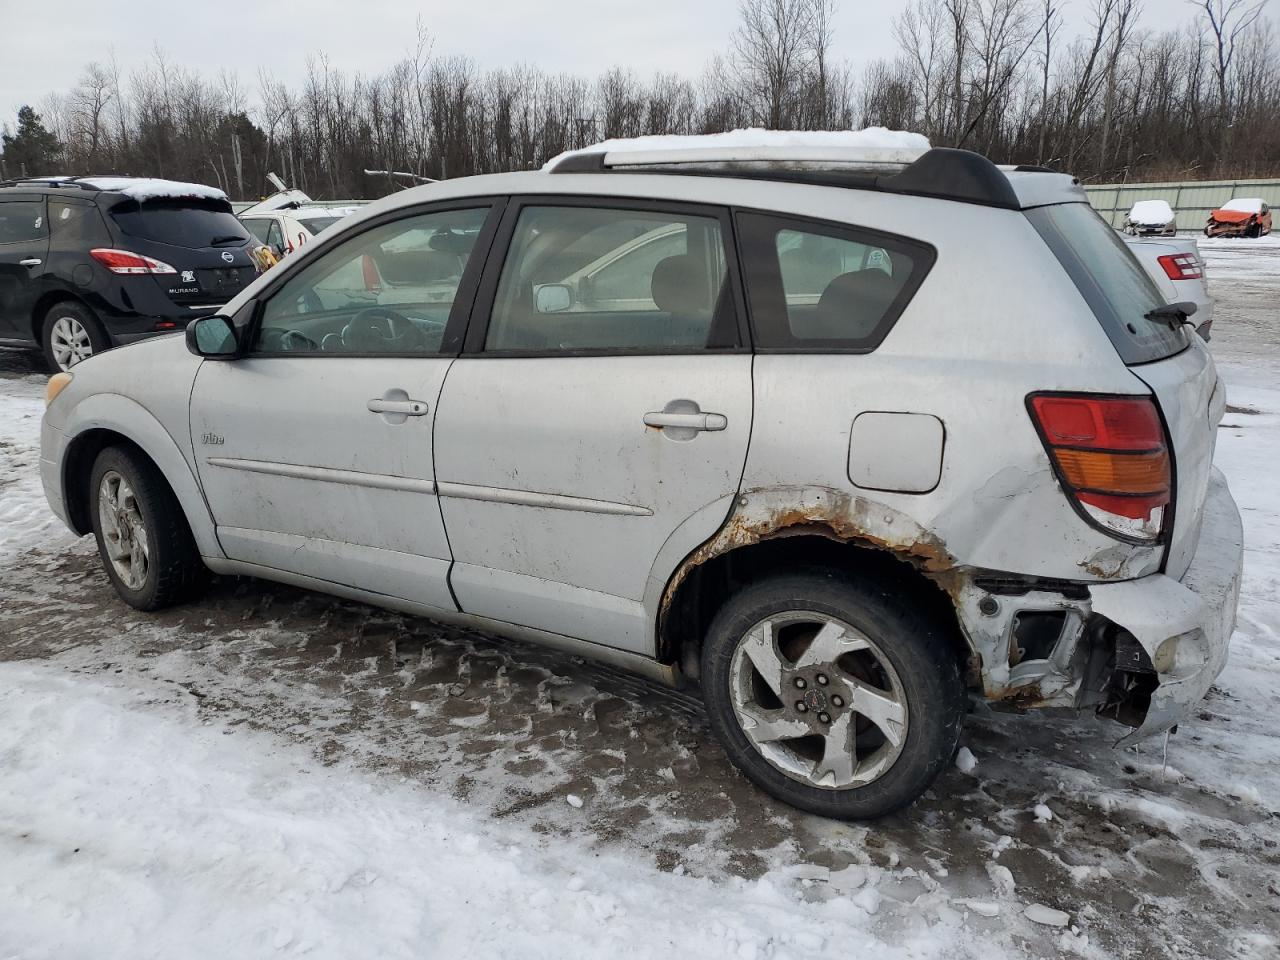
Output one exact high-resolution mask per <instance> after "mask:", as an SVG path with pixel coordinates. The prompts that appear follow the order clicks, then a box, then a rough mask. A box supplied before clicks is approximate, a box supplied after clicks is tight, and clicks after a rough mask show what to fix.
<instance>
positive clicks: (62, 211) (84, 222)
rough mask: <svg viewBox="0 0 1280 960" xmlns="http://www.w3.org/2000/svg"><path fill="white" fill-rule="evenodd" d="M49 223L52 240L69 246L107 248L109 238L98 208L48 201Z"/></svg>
mask: <svg viewBox="0 0 1280 960" xmlns="http://www.w3.org/2000/svg"><path fill="white" fill-rule="evenodd" d="M49 223H50V225H51V226H52V228H53V239H54V240H55V241H58V242H59V243H64V244H67V245H70V246H79V245H89V246H107V245H110V243H111V236H110V234H108V233H107V228H106V225H105V224H104V223H103V222H102V216H101V215H100V214H99V213H98V208H97V207H95V206H94V205H93V204H92V203H86V202H80V203H77V202H74V201H71V200H61V199H58V200H55V199H53V198H50V199H49Z"/></svg>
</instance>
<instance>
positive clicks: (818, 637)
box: [730, 611, 909, 789]
mask: <svg viewBox="0 0 1280 960" xmlns="http://www.w3.org/2000/svg"><path fill="white" fill-rule="evenodd" d="M730 682H731V700H732V703H733V710H734V714H735V715H736V717H737V720H738V723H739V725H740V726H741V728H742V731H743V732H744V733H745V734H746V736H747V738H748V739H749V740H750V741H751V743H752V745H753V746H754V747H755V748H756V749H757V750H758V751H759V752H760V755H761V756H762V757H764V759H765V760H766V761H768V762H769V763H770V764H771V765H772V766H773V767H775V768H776V769H778V770H779V771H781V772H782V773H783V774H785V775H786V776H788V777H790V778H791V779H793V780H797V781H799V782H801V783H804V784H806V785H808V786H811V787H822V788H827V789H841V788H847V787H854V786H862V785H865V784H868V783H871V782H872V781H874V780H876V779H878V778H879V777H881V776H883V775H884V774H885V773H886V772H888V770H889V769H890V768H891V767H892V766H893V764H894V762H895V761H896V760H897V759H898V757H899V755H900V754H901V753H902V749H903V746H904V744H905V742H906V737H907V725H908V719H909V718H908V709H907V700H906V695H905V693H904V690H903V686H902V682H901V679H900V678H899V677H898V673H897V671H896V670H895V669H894V668H893V665H892V664H891V663H890V662H889V660H888V658H887V657H885V655H884V653H883V651H881V649H880V648H879V647H878V646H877V645H876V644H875V642H874V641H873V640H871V638H870V637H868V636H866V634H864V633H862V632H861V631H859V630H858V629H856V628H855V627H853V626H851V625H850V624H848V623H845V622H843V621H841V620H838V619H836V618H834V617H831V616H828V615H826V614H822V613H817V612H812V611H788V612H787V613H785V614H779V615H775V616H771V617H768V618H766V619H764V620H762V621H760V622H759V623H757V624H756V625H755V626H753V627H752V628H751V629H750V630H748V631H747V633H746V635H745V636H744V637H743V638H742V640H741V641H740V642H739V644H738V647H737V649H736V650H735V651H734V655H733V661H732V664H731V666H730Z"/></svg>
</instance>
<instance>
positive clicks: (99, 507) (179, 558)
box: [89, 447, 207, 610]
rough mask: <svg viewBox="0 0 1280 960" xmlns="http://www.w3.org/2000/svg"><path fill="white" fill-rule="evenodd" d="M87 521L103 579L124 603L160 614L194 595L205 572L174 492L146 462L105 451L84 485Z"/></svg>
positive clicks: (132, 454)
mask: <svg viewBox="0 0 1280 960" xmlns="http://www.w3.org/2000/svg"><path fill="white" fill-rule="evenodd" d="M89 493H90V496H91V497H92V500H91V501H90V504H89V515H90V518H91V523H92V526H93V534H94V537H95V538H96V539H97V541H98V554H99V556H101V558H102V565H103V567H104V569H105V570H106V572H107V578H108V579H109V580H110V581H111V585H112V586H113V587H114V588H115V590H116V593H117V594H119V595H120V598H121V599H122V600H124V602H125V603H127V604H129V605H130V606H132V607H137V608H138V609H139V610H159V609H161V608H162V607H168V606H171V605H173V604H175V603H179V602H181V601H182V600H186V599H188V598H189V597H191V596H192V595H194V594H195V593H196V592H197V591H198V590H199V588H200V587H201V586H202V585H203V584H204V581H205V578H206V575H207V571H206V569H205V566H204V562H203V561H202V560H201V559H200V552H199V550H198V549H197V547H196V544H195V540H194V538H193V537H192V536H191V529H190V527H188V526H187V518H186V517H185V516H184V515H183V513H182V507H181V506H180V505H179V504H178V500H177V498H176V497H175V496H174V495H173V491H172V490H170V489H169V485H168V483H166V482H165V479H164V475H163V474H161V473H160V471H159V470H158V469H156V467H155V465H154V464H152V463H151V461H150V460H148V459H147V458H146V457H144V456H142V455H141V454H140V453H138V452H136V451H135V450H134V449H132V448H128V447H107V448H106V449H105V450H103V451H102V452H101V453H100V454H98V459H97V460H96V461H95V462H94V465H93V472H92V474H91V475H90V479H89Z"/></svg>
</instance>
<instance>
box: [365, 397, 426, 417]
mask: <svg viewBox="0 0 1280 960" xmlns="http://www.w3.org/2000/svg"><path fill="white" fill-rule="evenodd" d="M366 406H367V407H368V408H369V412H370V413H399V414H402V415H403V416H406V417H425V416H426V415H427V405H426V404H425V403H423V402H422V401H421V400H384V399H383V398H382V397H375V398H374V399H373V400H370V401H369V402H368V403H367V404H366Z"/></svg>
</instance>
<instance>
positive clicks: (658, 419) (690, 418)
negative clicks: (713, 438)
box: [644, 410, 729, 431]
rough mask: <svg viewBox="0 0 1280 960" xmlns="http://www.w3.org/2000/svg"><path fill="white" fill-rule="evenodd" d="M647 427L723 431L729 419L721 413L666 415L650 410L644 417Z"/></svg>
mask: <svg viewBox="0 0 1280 960" xmlns="http://www.w3.org/2000/svg"><path fill="white" fill-rule="evenodd" d="M644 422H645V426H648V427H680V428H682V429H684V430H711V431H716V430H723V429H725V428H726V427H728V426H729V418H728V417H726V416H725V415H724V414H723V413H668V412H666V411H665V410H651V411H649V412H648V413H646V414H645V415H644Z"/></svg>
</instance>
